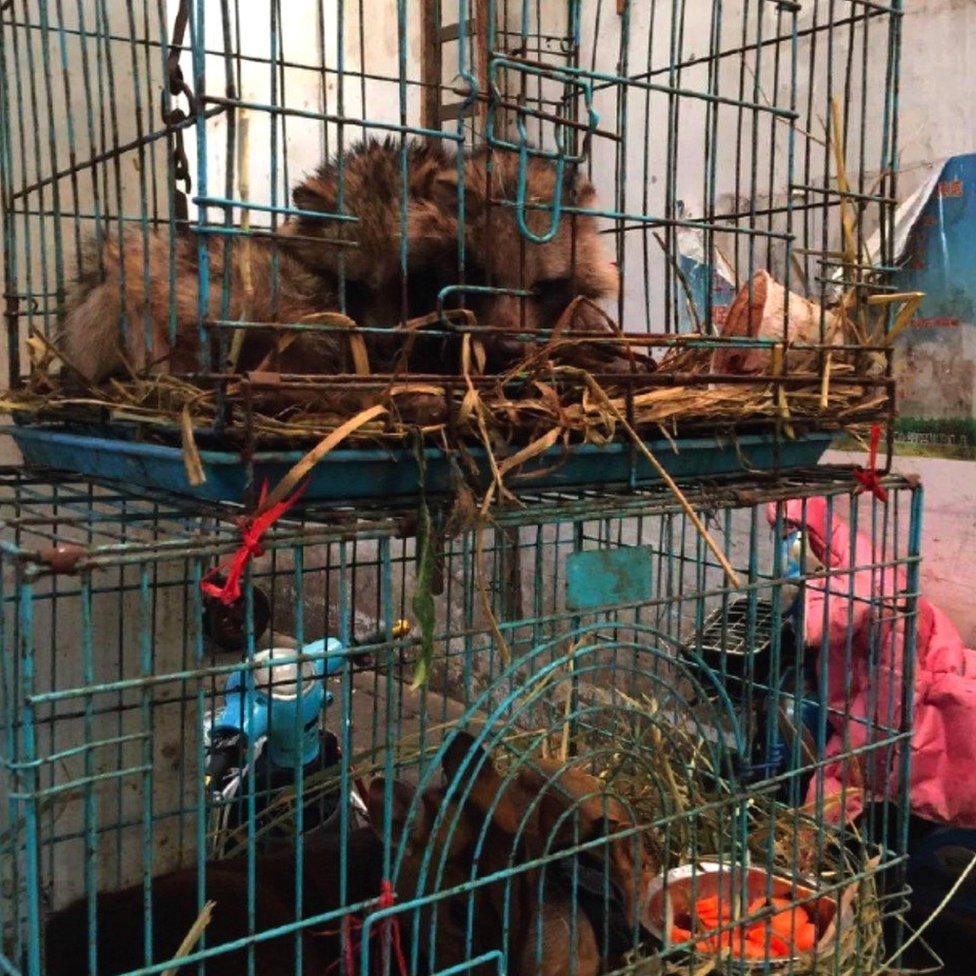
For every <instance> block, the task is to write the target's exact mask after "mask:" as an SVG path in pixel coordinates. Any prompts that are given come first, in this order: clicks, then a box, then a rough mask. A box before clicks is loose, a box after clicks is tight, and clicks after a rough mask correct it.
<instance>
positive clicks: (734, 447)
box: [10, 426, 833, 502]
mask: <svg viewBox="0 0 976 976" xmlns="http://www.w3.org/2000/svg"><path fill="white" fill-rule="evenodd" d="M10 433H11V434H12V436H13V438H14V440H15V441H16V442H17V446H18V447H19V448H20V451H21V453H22V454H23V457H24V461H25V462H26V463H27V464H28V465H32V466H40V467H46V468H54V469H58V470H61V471H72V472H77V473H78V474H81V475H85V476H89V477H93V478H101V479H105V480H108V481H114V482H121V483H124V484H127V485H133V486H141V487H146V488H161V489H164V490H165V491H171V492H177V493H179V494H182V495H191V496H193V497H196V498H203V499H207V500H209V501H223V502H240V501H241V500H242V499H243V497H244V493H245V490H246V489H247V488H248V486H249V482H250V480H251V477H252V476H253V479H254V483H255V484H257V485H260V484H261V483H262V482H263V481H264V480H265V479H267V480H268V482H269V483H270V484H271V486H272V487H273V486H274V485H275V484H276V483H277V482H278V481H279V480H280V479H281V478H282V477H283V476H284V475H285V473H286V472H287V471H288V469H289V468H290V467H291V466H292V465H293V464H294V463H295V462H296V461H298V460H299V459H300V458H301V457H302V454H303V452H301V451H277V452H276V451H268V452H263V453H258V454H256V455H255V456H254V458H253V461H252V467H251V469H250V470H249V468H248V466H247V465H246V464H245V463H244V462H243V461H242V459H241V457H240V455H238V454H235V453H232V452H229V451H201V452H200V458H201V461H202V463H203V469H204V472H205V474H206V481H205V482H204V483H203V484H202V485H199V486H198V487H196V488H193V487H191V486H190V483H189V481H188V480H187V476H186V469H185V468H184V466H183V456H182V454H181V452H180V450H179V448H176V447H169V446H166V445H163V444H147V443H143V442H141V441H135V440H125V439H121V438H119V439H115V438H107V437H98V436H88V435H85V434H79V433H72V432H68V431H65V430H61V429H56V428H45V427H19V426H14V427H12V428H10ZM832 436H833V435H832V434H830V433H821V432H817V433H812V434H808V435H806V436H803V437H798V438H797V439H796V440H793V441H790V440H786V439H785V438H780V439H779V440H778V441H777V439H776V437H775V435H773V434H746V435H741V436H739V437H738V438H737V439H736V440H735V441H734V442H733V441H732V440H731V439H724V438H715V437H702V438H686V439H682V440H679V441H677V446H678V452H677V453H675V451H674V450H673V449H672V446H671V445H670V444H669V443H668V442H667V441H666V440H664V439H661V440H653V441H648V442H647V444H648V447H649V448H650V449H651V451H653V453H654V454H655V456H656V457H657V459H658V460H659V461H660V462H661V464H662V465H663V466H664V468H665V469H666V470H667V471H668V473H669V474H671V475H672V476H673V477H675V478H688V477H696V476H697V477H702V476H713V475H722V474H735V473H737V472H741V471H743V470H744V463H745V464H747V465H748V466H749V467H751V468H754V469H760V470H769V469H772V468H775V467H779V468H798V467H809V466H812V465H814V464H816V463H817V461H819V460H820V456H821V455H822V454H823V452H824V451H825V450H826V449H827V446H828V445H829V444H830V441H831V439H832ZM425 454H426V466H427V481H426V484H427V490H428V491H429V492H432V493H436V492H442V491H449V490H450V489H451V485H452V479H451V471H452V468H451V463H450V461H449V459H448V457H447V455H446V454H445V453H444V452H443V451H441V450H439V449H437V448H428V449H427V450H426V452H425ZM470 454H471V456H472V457H473V458H474V459H475V461H476V462H477V464H478V466H479V468H480V470H481V474H482V479H483V483H484V485H487V484H489V482H490V469H489V465H488V462H487V458H486V457H485V454H484V451H483V450H479V449H475V448H471V449H470ZM533 473H535V474H536V475H537V476H536V477H534V478H533V477H525V476H526V475H531V474H533ZM657 480H658V477H657V475H656V473H655V472H654V471H653V470H652V469H651V466H650V465H649V464H648V463H647V461H646V459H645V458H644V457H643V456H642V455H640V454H639V453H638V452H636V451H635V450H633V448H632V446H631V445H629V444H625V443H614V444H608V445H606V446H604V447H595V446H593V445H589V444H584V445H580V446H578V447H573V448H571V449H570V450H569V451H563V450H562V449H561V448H552V449H551V450H549V451H547V452H546V453H545V454H542V455H540V456H539V457H537V458H535V459H533V460H532V461H530V462H529V463H527V464H526V465H525V466H524V467H523V468H522V470H521V472H520V476H519V477H518V478H516V479H514V480H513V481H512V486H513V488H517V487H518V486H519V485H520V484H521V485H522V486H523V487H525V488H527V489H532V490H539V489H544V488H569V487H583V486H599V485H629V486H636V485H639V484H651V483H653V482H655V481H657ZM418 482H419V473H418V470H417V459H416V458H415V457H414V454H413V452H412V451H411V450H409V449H401V448H398V449H395V450H393V449H391V450H384V449H382V448H372V449H367V450H356V449H349V450H342V449H337V450H335V451H333V452H332V453H331V454H328V455H326V457H325V458H323V459H322V461H321V462H320V463H319V464H318V465H317V466H316V467H315V468H313V470H312V472H311V475H310V481H309V485H308V488H307V489H306V492H305V499H306V500H308V501H312V500H316V501H340V500H343V499H354V498H363V499H365V498H392V497H397V496H399V497H403V496H409V495H415V494H416V493H417V486H418Z"/></svg>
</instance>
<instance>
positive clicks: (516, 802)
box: [441, 730, 529, 836]
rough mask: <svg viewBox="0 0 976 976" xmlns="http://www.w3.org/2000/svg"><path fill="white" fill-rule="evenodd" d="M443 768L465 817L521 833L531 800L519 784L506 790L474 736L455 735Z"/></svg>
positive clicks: (510, 784)
mask: <svg viewBox="0 0 976 976" xmlns="http://www.w3.org/2000/svg"><path fill="white" fill-rule="evenodd" d="M466 758H467V766H466V767H465V768H464V770H463V771H462V770H461V766H462V764H463V763H464V761H465V759H466ZM441 765H442V768H443V770H444V775H445V777H446V778H447V782H448V783H454V784H455V786H454V799H455V800H456V802H458V803H460V804H462V805H463V808H464V811H465V813H468V814H471V815H472V816H474V817H475V818H476V819H478V820H480V821H481V822H483V821H484V819H485V817H489V816H490V817H491V820H492V823H493V824H494V825H495V826H496V827H497V828H498V829H499V830H501V831H503V832H504V833H506V834H508V835H510V836H513V835H515V834H516V833H518V832H519V829H520V827H521V826H522V824H523V821H524V819H525V815H526V812H527V811H528V808H529V800H528V797H527V795H526V794H525V792H524V790H522V788H521V787H520V785H519V783H518V781H517V780H513V781H512V782H510V783H509V784H508V786H504V780H503V778H502V776H501V774H500V773H499V772H498V770H497V769H496V768H495V764H494V763H493V762H492V761H491V757H490V756H489V755H488V753H487V751H486V750H485V749H484V747H482V746H480V745H478V743H477V741H476V740H475V738H474V736H472V735H471V734H470V733H468V732H465V731H463V730H459V731H457V732H455V733H454V735H453V737H452V739H451V742H450V744H449V745H448V747H447V751H446V752H445V753H444V758H443V760H442V763H441ZM469 786H470V791H469ZM465 794H467V796H466V798H465Z"/></svg>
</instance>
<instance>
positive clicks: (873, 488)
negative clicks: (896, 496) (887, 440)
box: [854, 424, 888, 502]
mask: <svg viewBox="0 0 976 976" xmlns="http://www.w3.org/2000/svg"><path fill="white" fill-rule="evenodd" d="M880 443H881V425H880V424H872V425H871V444H870V446H869V448H868V466H867V468H862V467H860V466H858V467H856V468H855V469H854V477H855V478H856V479H857V481H858V484H860V486H861V488H863V489H864V490H865V491H869V492H871V494H872V495H874V497H875V498H877V499H878V501H879V502H886V501H888V490H887V489H886V488H885V487H884V485H882V484H881V475H880V474H879V473H878V445H879V444H880Z"/></svg>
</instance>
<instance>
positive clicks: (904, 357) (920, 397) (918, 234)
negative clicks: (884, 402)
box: [892, 155, 976, 458]
mask: <svg viewBox="0 0 976 976" xmlns="http://www.w3.org/2000/svg"><path fill="white" fill-rule="evenodd" d="M923 189H924V190H925V193H926V195H925V198H924V200H919V201H918V204H919V208H918V212H917V214H916V215H915V217H914V220H913V222H912V224H911V227H910V229H909V230H908V233H907V235H906V237H905V240H904V245H903V246H902V247H901V248H900V251H901V253H900V254H899V256H898V259H897V261H896V264H897V265H898V266H899V268H900V270H899V271H898V272H897V273H896V274H895V275H894V278H893V281H892V284H893V286H894V287H895V289H896V290H897V291H921V292H924V293H925V298H924V299H923V301H922V305H921V307H920V308H919V310H918V313H917V314H916V316H915V318H914V319H913V320H912V322H911V323H910V325H909V327H908V328H907V329H906V330H905V331H904V332H903V333H902V335H901V337H900V338H899V340H898V344H897V355H896V357H895V375H896V380H897V394H898V422H897V426H896V444H897V446H898V448H899V450H900V451H901V452H902V453H916V454H929V455H938V456H942V457H957V458H958V457H964V458H976V155H966V156H955V157H953V158H952V159H950V160H948V161H947V162H946V163H945V164H944V165H943V166H942V168H941V170H940V171H939V172H938V175H937V178H933V179H930V180H929V181H927V184H926V187H925V188H923ZM916 196H917V194H916ZM906 205H907V203H906Z"/></svg>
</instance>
